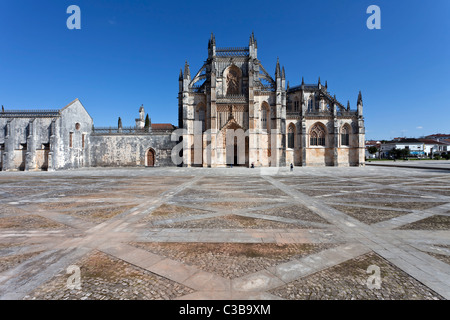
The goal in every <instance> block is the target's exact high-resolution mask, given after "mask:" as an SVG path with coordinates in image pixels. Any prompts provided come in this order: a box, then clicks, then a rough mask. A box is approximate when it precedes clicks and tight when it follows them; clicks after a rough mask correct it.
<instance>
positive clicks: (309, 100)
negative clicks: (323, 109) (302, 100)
mask: <svg viewBox="0 0 450 320" xmlns="http://www.w3.org/2000/svg"><path fill="white" fill-rule="evenodd" d="M313 109H314V108H313V99H312V98H310V99H308V111H309V112H311V111H313Z"/></svg>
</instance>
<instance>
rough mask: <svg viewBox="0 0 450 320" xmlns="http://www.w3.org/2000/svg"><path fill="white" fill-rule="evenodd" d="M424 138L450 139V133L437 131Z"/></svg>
mask: <svg viewBox="0 0 450 320" xmlns="http://www.w3.org/2000/svg"><path fill="white" fill-rule="evenodd" d="M424 138H425V139H432V140H437V141H441V140H444V139H450V134H442V133H436V134H430V135H429V136H426V137H424Z"/></svg>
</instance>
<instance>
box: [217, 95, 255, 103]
mask: <svg viewBox="0 0 450 320" xmlns="http://www.w3.org/2000/svg"><path fill="white" fill-rule="evenodd" d="M216 103H248V97H247V95H243V94H231V95H230V94H228V95H221V94H219V95H217V99H216Z"/></svg>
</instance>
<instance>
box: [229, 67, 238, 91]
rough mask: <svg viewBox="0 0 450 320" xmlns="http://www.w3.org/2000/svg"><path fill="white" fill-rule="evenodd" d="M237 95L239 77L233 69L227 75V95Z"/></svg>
mask: <svg viewBox="0 0 450 320" xmlns="http://www.w3.org/2000/svg"><path fill="white" fill-rule="evenodd" d="M229 94H239V75H238V74H237V72H236V71H235V70H233V69H231V70H230V71H229V72H228V75H227V95H229Z"/></svg>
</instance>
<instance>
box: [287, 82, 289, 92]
mask: <svg viewBox="0 0 450 320" xmlns="http://www.w3.org/2000/svg"><path fill="white" fill-rule="evenodd" d="M287 89H288V90H289V81H288V83H287Z"/></svg>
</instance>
